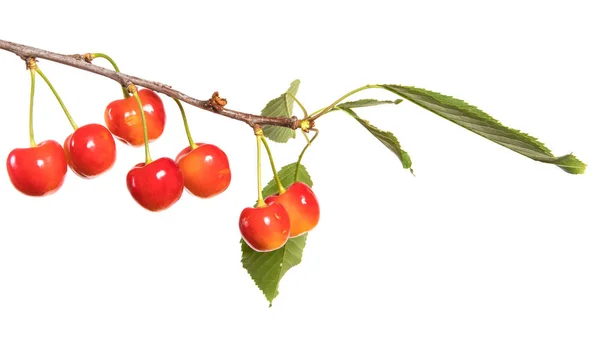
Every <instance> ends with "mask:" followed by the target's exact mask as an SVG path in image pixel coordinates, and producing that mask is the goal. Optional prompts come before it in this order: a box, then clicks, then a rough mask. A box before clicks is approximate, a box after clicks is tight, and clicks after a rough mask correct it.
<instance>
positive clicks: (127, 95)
mask: <svg viewBox="0 0 600 352" xmlns="http://www.w3.org/2000/svg"><path fill="white" fill-rule="evenodd" d="M97 57H99V58H102V59H105V60H106V61H108V62H110V64H111V65H112V67H113V69H114V70H115V72H121V71H120V70H119V66H117V63H116V62H115V60H113V59H112V58H111V57H110V56H108V55H106V54H103V53H92V59H95V58H97ZM121 89H122V90H123V97H124V98H125V99H127V98H129V92H128V91H127V88H125V87H123V86H121Z"/></svg>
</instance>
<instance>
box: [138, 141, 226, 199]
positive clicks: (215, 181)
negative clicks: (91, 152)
mask: <svg viewBox="0 0 600 352" xmlns="http://www.w3.org/2000/svg"><path fill="white" fill-rule="evenodd" d="M230 182H231V171H230V168H229V161H228V159H227V155H226V154H225V152H223V151H222V150H221V149H220V148H219V147H217V146H215V145H212V144H206V143H196V144H195V145H194V148H193V149H192V147H186V148H184V149H183V150H182V151H181V152H180V153H179V154H178V155H177V157H176V158H175V160H173V159H171V158H168V157H163V158H160V159H156V160H154V161H152V162H150V163H147V164H146V163H139V164H137V165H135V166H134V167H133V169H131V170H130V171H129V173H128V174H127V188H128V189H129V192H130V193H131V196H132V197H133V199H135V201H136V202H137V203H138V204H139V205H141V206H142V207H144V208H146V209H148V210H150V211H161V210H165V209H167V208H169V207H171V206H172V205H173V204H175V203H176V202H177V201H178V200H179V199H180V198H181V195H182V194H183V189H184V188H185V189H187V191H188V192H189V193H191V194H193V195H195V196H197V197H200V198H210V197H214V196H216V195H218V194H220V193H222V192H223V191H225V190H226V189H227V187H229V184H230Z"/></svg>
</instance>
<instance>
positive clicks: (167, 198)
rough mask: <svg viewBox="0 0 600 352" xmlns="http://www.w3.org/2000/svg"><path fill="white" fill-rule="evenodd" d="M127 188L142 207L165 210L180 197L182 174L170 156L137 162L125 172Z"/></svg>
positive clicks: (181, 192)
mask: <svg viewBox="0 0 600 352" xmlns="http://www.w3.org/2000/svg"><path fill="white" fill-rule="evenodd" d="M127 189H128V190H129V193H130V194H131V196H132V197H133V199H135V201H136V202H137V203H138V204H139V205H141V206H142V207H144V208H146V209H148V210H150V211H161V210H165V209H167V208H169V207H170V206H172V205H173V204H175V203H176V202H177V201H178V200H179V199H180V198H181V195H182V194H183V174H182V173H181V170H179V167H177V163H175V161H174V160H173V159H171V158H160V159H156V160H154V161H152V162H150V163H148V164H146V163H139V164H137V165H135V166H134V167H133V168H132V169H131V170H130V171H129V172H128V173H127Z"/></svg>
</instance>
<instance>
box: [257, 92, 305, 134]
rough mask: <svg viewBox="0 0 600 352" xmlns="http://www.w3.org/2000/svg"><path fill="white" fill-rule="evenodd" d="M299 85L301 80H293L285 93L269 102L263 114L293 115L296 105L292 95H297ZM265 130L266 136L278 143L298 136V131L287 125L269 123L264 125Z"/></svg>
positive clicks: (271, 115) (270, 115)
mask: <svg viewBox="0 0 600 352" xmlns="http://www.w3.org/2000/svg"><path fill="white" fill-rule="evenodd" d="M299 86H300V80H295V81H293V82H292V83H291V84H290V87H289V88H288V90H287V91H286V92H285V93H283V94H281V95H280V96H279V97H277V98H275V99H273V100H271V101H270V102H268V103H267V105H266V106H265V107H264V109H263V110H262V112H261V115H263V116H268V117H292V115H293V107H294V98H292V96H296V94H297V93H298V87H299ZM290 94H291V95H290ZM263 132H264V134H265V137H267V138H269V139H270V140H272V141H273V142H277V143H285V142H287V141H288V140H289V139H290V138H296V131H294V130H293V129H291V128H287V127H281V126H270V125H267V126H263Z"/></svg>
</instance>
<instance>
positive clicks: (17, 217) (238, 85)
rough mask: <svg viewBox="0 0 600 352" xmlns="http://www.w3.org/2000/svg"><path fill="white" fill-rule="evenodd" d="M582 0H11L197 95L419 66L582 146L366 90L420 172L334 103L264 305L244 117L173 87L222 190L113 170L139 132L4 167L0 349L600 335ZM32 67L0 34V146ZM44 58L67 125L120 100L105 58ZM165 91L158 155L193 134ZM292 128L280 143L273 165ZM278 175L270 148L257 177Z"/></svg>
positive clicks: (593, 80) (444, 343) (255, 346)
mask: <svg viewBox="0 0 600 352" xmlns="http://www.w3.org/2000/svg"><path fill="white" fill-rule="evenodd" d="M594 3H595V2H594V1H570V2H568V3H567V2H553V1H544V2H542V1H540V2H535V1H514V2H511V1H502V2H474V1H473V2H467V1H452V2H441V1H440V2H429V1H420V2H410V3H403V2H399V1H389V2H383V1H374V0H370V1H367V2H345V3H341V2H340V3H337V4H336V3H328V2H325V1H319V2H316V3H311V2H307V1H301V2H295V3H289V4H286V3H285V2H280V1H279V2H278V1H272V2H267V1H248V2H239V3H237V2H232V1H218V2H217V1H213V2H183V1H168V2H156V3H152V2H135V1H119V2H116V1H102V2H73V3H67V2H60V1H48V2H38V3H36V2H35V1H33V2H32V1H28V2H11V3H10V5H8V4H5V5H3V8H2V21H1V22H0V35H1V37H2V39H5V40H10V41H14V42H18V43H22V44H28V45H32V46H36V47H40V48H44V49H48V50H52V51H56V52H61V53H67V54H72V53H84V52H104V53H107V54H109V55H111V56H113V58H115V60H117V62H118V64H119V66H120V68H121V70H122V71H124V72H126V73H129V74H133V75H137V76H140V77H144V78H148V79H151V80H156V81H161V82H164V83H167V84H170V85H172V86H173V87H175V88H177V89H180V90H182V91H184V92H186V93H188V94H190V95H192V96H194V97H198V98H202V99H206V98H208V97H210V95H211V94H212V92H213V91H215V90H218V91H219V92H220V93H221V96H223V97H225V98H227V99H228V101H229V105H228V107H230V108H232V109H236V110H241V111H247V112H253V113H259V112H260V110H261V109H262V108H263V106H264V105H265V103H266V102H267V101H269V100H270V99H271V98H273V97H276V96H278V95H279V94H281V93H282V92H284V91H285V89H287V88H288V86H289V83H290V82H291V81H292V80H294V79H296V78H299V79H300V80H301V81H302V83H301V86H300V91H299V94H298V97H299V98H300V99H301V100H302V101H303V102H304V104H305V105H306V106H307V107H308V109H309V110H311V111H314V110H316V109H318V108H321V107H323V106H325V105H326V104H329V103H331V102H332V101H333V100H334V99H336V98H337V97H339V96H340V95H342V94H344V93H345V92H347V91H349V90H351V89H354V88H356V87H359V86H362V85H364V84H368V83H398V84H405V85H415V86H418V87H423V88H427V89H430V90H434V91H439V92H442V93H445V94H449V95H453V96H455V97H458V98H461V99H464V100H466V101H468V102H470V103H472V104H474V105H477V106H478V107H480V108H482V109H483V110H484V111H486V112H488V113H490V114H491V115H492V116H494V117H495V118H497V119H499V120H500V121H501V122H503V123H504V124H506V125H509V126H511V127H514V128H518V129H521V130H523V131H526V132H528V133H530V134H532V135H534V136H536V137H538V138H539V139H540V140H541V141H542V142H544V143H546V144H547V146H548V147H549V148H550V149H552V150H553V151H554V152H555V153H556V154H557V155H563V154H567V153H570V152H573V153H575V155H576V156H578V157H579V158H580V159H582V160H583V161H584V162H586V163H587V164H588V165H589V166H588V171H587V173H586V174H585V175H582V176H575V175H569V174H567V173H565V172H563V171H561V170H560V169H559V168H557V167H555V166H552V165H547V164H542V163H538V162H534V161H531V160H529V159H527V158H525V157H523V156H521V155H518V154H516V153H513V152H511V151H509V150H507V149H504V148H502V147H500V146H498V145H496V144H494V143H491V142H489V141H486V140H484V139H483V138H481V137H479V136H476V135H473V134H471V133H470V132H468V131H466V130H464V129H462V128H460V127H458V126H456V125H454V124H452V123H450V122H448V121H445V120H443V119H441V118H440V117H438V116H436V115H433V114H431V113H429V112H426V111H422V110H420V109H419V108H418V107H416V106H414V105H411V104H410V103H408V102H404V103H402V104H400V105H399V106H383V107H377V108H370V109H362V110H359V111H358V112H359V113H360V115H361V116H362V117H364V118H366V119H368V120H370V121H371V122H372V123H374V124H375V125H377V126H379V127H380V128H382V129H385V130H390V131H393V132H394V133H395V134H396V135H397V136H398V138H399V140H400V142H401V143H402V146H403V147H404V148H405V149H406V150H407V151H408V152H409V153H410V155H411V157H412V159H413V162H414V169H415V173H416V175H417V176H416V177H413V176H412V175H411V174H410V173H409V172H408V171H405V170H403V169H402V167H401V164H400V163H399V161H398V160H397V159H396V157H395V156H394V155H393V154H391V153H390V152H389V151H388V150H387V149H385V147H384V146H382V145H381V144H380V143H379V142H378V141H377V140H375V139H374V138H373V137H372V136H371V135H370V134H369V133H368V132H367V131H366V130H363V129H362V128H361V126H360V125H359V124H358V123H356V122H355V121H353V120H352V119H351V118H349V117H348V116H346V115H344V114H342V113H335V114H333V113H332V114H330V115H327V116H326V117H324V118H323V119H322V120H319V121H318V127H319V128H320V130H321V132H322V133H321V136H320V137H319V139H317V141H316V142H315V144H314V146H313V147H311V149H310V150H309V151H308V153H307V155H306V158H305V165H306V166H307V168H308V170H309V172H310V174H311V175H312V177H313V180H314V182H315V186H314V190H315V192H316V193H317V195H318V198H319V200H320V203H321V207H322V220H321V222H320V224H319V225H318V227H317V228H316V229H315V231H313V232H312V233H311V234H310V235H309V237H308V243H307V247H306V250H305V252H304V258H303V262H302V263H301V264H300V266H298V267H296V268H293V269H292V270H291V271H290V272H289V273H288V274H287V275H286V276H285V278H284V279H283V281H282V283H281V286H280V291H281V294H280V296H279V297H278V298H276V299H275V301H274V305H273V307H272V308H268V303H267V302H266V300H265V299H264V297H263V296H262V294H261V292H260V291H259V290H258V289H257V288H256V287H255V286H254V284H253V282H252V281H251V279H250V278H249V276H248V274H247V273H246V272H245V271H244V269H243V268H242V266H241V263H240V247H239V243H238V241H239V230H238V227H237V226H238V216H239V213H240V211H241V210H242V208H243V207H245V206H248V205H252V204H254V201H255V198H256V191H255V180H256V179H255V177H256V176H255V166H254V165H255V149H254V146H255V144H254V137H253V134H252V132H251V130H250V129H249V128H248V127H247V126H246V125H244V124H242V123H239V122H236V121H233V120H228V119H226V118H223V117H220V116H217V115H213V114H211V113H208V112H205V111H201V110H198V109H195V108H192V107H187V112H188V114H189V118H190V119H191V127H192V129H193V135H194V136H195V139H196V140H198V141H206V142H210V143H215V144H217V145H219V146H221V148H222V149H223V150H225V151H226V152H227V153H228V155H229V159H230V162H231V167H232V173H233V180H232V183H231V186H230V188H229V189H228V191H227V192H226V193H224V194H222V195H221V196H219V197H217V198H215V199H212V200H200V199H195V198H193V197H192V196H190V195H188V194H184V197H183V198H182V199H181V201H180V202H179V203H177V204H176V205H175V206H173V207H172V208H171V209H169V210H168V211H165V212H162V213H150V212H147V211H145V210H143V209H142V208H141V207H139V206H138V205H137V204H135V203H134V201H133V200H132V199H131V197H130V195H129V193H128V192H127V189H126V185H125V175H126V173H127V171H128V170H129V169H130V168H131V167H132V166H133V165H134V164H135V163H137V162H140V161H142V160H143V149H132V148H129V147H126V146H125V145H123V144H119V147H118V161H117V163H116V165H115V167H114V168H113V169H112V170H111V171H110V172H109V173H107V174H106V175H104V176H102V177H100V178H98V179H94V180H83V179H79V178H78V177H76V176H75V175H74V174H72V173H69V174H68V176H67V179H66V182H65V184H64V186H63V188H62V189H61V190H60V191H59V192H58V193H57V194H55V195H53V196H50V197H46V198H42V199H39V198H37V199H35V198H28V197H26V196H23V195H21V194H19V193H18V192H17V191H16V190H14V189H13V188H12V186H11V185H10V182H9V180H8V176H7V174H6V172H1V173H0V204H1V207H2V212H1V215H0V217H1V219H2V229H1V230H0V351H2V352H18V351H61V352H67V351H128V352H131V351H200V350H202V351H225V350H237V351H308V350H335V351H337V350H346V349H350V348H357V349H358V350H364V351H397V350H403V351H528V352H530V351H579V352H585V351H598V350H600V334H599V331H600V300H599V299H598V297H600V283H599V275H600V238H599V236H600V226H599V224H598V210H599V209H600V200H599V199H600V198H599V197H600V192H599V191H600V189H599V186H598V184H599V181H600V178H599V177H598V175H599V171H598V165H600V142H598V133H599V129H598V127H600V126H599V124H598V118H599V116H598V101H599V99H600V94H599V93H600V91H599V90H598V82H599V80H600V69H599V68H598V67H599V66H598V63H599V62H600V55H599V54H598V52H597V47H598V45H597V44H598V38H597V33H600V22H598V19H597V11H596V10H595V6H594V5H595V4H594ZM190 6H194V7H190ZM98 64H101V65H104V64H103V63H102V62H101V61H100V60H98ZM24 67H25V66H24V63H23V62H22V61H21V60H20V59H19V58H18V57H17V56H15V55H13V54H11V53H9V52H0V77H1V84H0V97H1V98H0V99H1V101H2V113H1V121H2V127H1V128H0V155H3V156H6V155H8V153H9V152H10V151H11V149H13V148H16V147H27V146H28V134H27V133H28V131H27V112H28V99H29V96H28V94H29V93H28V92H29V73H27V71H26V70H24ZM40 67H41V68H42V69H43V70H44V72H45V73H46V75H47V76H48V77H49V78H50V79H51V81H52V82H53V83H54V85H55V87H56V88H57V89H58V90H59V92H60V93H61V95H62V97H63V100H64V101H65V103H66V104H67V106H68V108H69V109H70V111H71V113H72V114H73V116H74V118H75V119H76V121H77V123H78V124H79V125H83V124H86V123H90V122H102V121H103V111H104V107H105V106H106V105H107V104H108V103H109V102H110V101H112V100H115V99H119V98H120V94H121V93H120V89H119V87H118V84H116V83H115V82H113V81H110V80H108V79H105V78H102V77H99V76H95V75H93V74H90V73H87V72H83V71H77V70H75V69H71V68H68V67H63V66H60V65H58V64H54V63H51V62H47V61H42V62H40ZM107 67H108V66H107ZM37 87H38V88H37V98H36V105H35V126H36V138H37V140H38V142H39V141H42V140H45V139H56V140H58V141H59V142H61V143H62V141H63V140H64V138H65V137H66V136H67V135H68V134H69V133H70V132H71V130H70V126H69V124H68V123H67V120H66V119H65V117H64V115H63V113H62V111H61V109H60V107H59V105H58V103H57V102H56V101H55V100H54V98H53V96H52V95H51V93H50V90H49V89H47V87H45V85H44V83H43V81H42V80H38V85H37ZM361 97H374V98H381V99H394V98H395V97H394V96H393V95H391V94H388V93H386V92H383V91H382V92H377V91H370V92H365V93H364V94H361V95H357V96H356V98H361ZM164 103H165V106H166V109H167V114H168V123H167V127H166V130H165V132H164V135H163V136H162V138H161V139H160V140H159V141H157V142H156V143H154V144H153V145H152V154H153V156H154V157H155V158H157V157H160V156H171V157H175V156H176V155H177V153H178V152H179V151H180V150H181V149H182V148H184V147H185V145H186V139H185V136H184V132H183V127H182V123H181V119H180V117H179V116H178V110H177V106H176V105H175V104H174V103H173V102H172V101H171V100H169V99H168V98H166V97H165V99H164ZM296 112H297V113H300V111H299V110H297V111H296ZM303 143H304V141H303V139H302V138H297V139H296V140H294V141H293V142H291V143H289V144H287V145H275V144H274V143H272V148H273V149H274V153H275V157H276V162H277V164H278V167H281V166H283V165H285V164H288V163H290V162H292V161H294V160H295V158H296V156H297V153H298V152H299V151H300V150H301V148H302V147H303ZM269 172H270V171H269V168H268V165H264V174H265V175H266V176H265V177H266V178H267V180H268V179H270V177H269V175H270V174H269ZM265 181H266V180H265Z"/></svg>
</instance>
